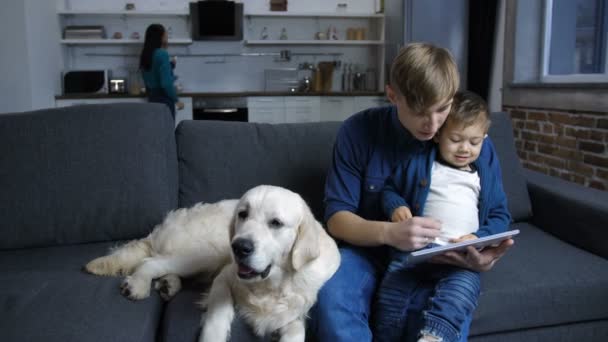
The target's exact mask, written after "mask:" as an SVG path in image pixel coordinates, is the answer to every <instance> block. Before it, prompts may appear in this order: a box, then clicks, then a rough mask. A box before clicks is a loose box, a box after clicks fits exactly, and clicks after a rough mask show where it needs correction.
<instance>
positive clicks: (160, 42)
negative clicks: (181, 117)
mask: <svg viewBox="0 0 608 342" xmlns="http://www.w3.org/2000/svg"><path fill="white" fill-rule="evenodd" d="M168 40H169V39H168V36H167V31H166V30H165V28H164V27H163V25H160V24H152V25H150V26H148V28H147V29H146V37H145V40H144V48H143V50H142V51H141V55H140V56H139V69H140V70H141V71H142V76H143V79H144V84H145V85H146V93H147V94H148V101H150V102H158V103H164V104H166V105H167V106H168V107H169V109H170V110H171V115H172V116H173V119H175V107H176V106H177V109H180V110H181V109H182V108H184V104H183V103H182V102H179V101H178V99H177V93H176V91H175V87H174V86H173V82H175V76H174V75H173V65H172V63H171V60H170V58H169V53H167V44H168Z"/></svg>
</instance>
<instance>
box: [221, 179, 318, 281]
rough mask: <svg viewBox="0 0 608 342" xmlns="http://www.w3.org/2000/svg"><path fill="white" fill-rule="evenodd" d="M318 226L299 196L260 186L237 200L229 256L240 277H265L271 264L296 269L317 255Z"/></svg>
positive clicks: (257, 278)
mask: <svg viewBox="0 0 608 342" xmlns="http://www.w3.org/2000/svg"><path fill="white" fill-rule="evenodd" d="M319 229H322V227H321V225H320V224H319V223H318V222H317V221H316V220H315V218H314V216H313V215H312V213H311V211H310V208H309V207H308V205H306V202H304V200H303V199H302V197H300V195H298V194H296V193H294V192H292V191H289V190H287V189H284V188H281V187H276V186H268V185H260V186H257V187H255V188H253V189H251V190H249V191H247V192H246V193H245V194H244V195H243V197H241V199H240V200H239V204H238V205H237V208H236V211H235V214H234V217H233V221H232V225H231V229H230V239H231V246H232V255H233V258H234V261H235V262H236V264H237V266H238V276H239V278H240V279H242V280H249V281H256V280H261V279H265V278H266V277H268V275H269V274H270V272H271V270H272V268H273V267H291V268H293V269H294V270H296V271H297V270H298V269H300V268H301V267H302V266H303V265H305V264H306V263H308V262H310V261H311V260H313V259H315V258H317V257H318V256H319V244H318V236H319V235H318V232H319Z"/></svg>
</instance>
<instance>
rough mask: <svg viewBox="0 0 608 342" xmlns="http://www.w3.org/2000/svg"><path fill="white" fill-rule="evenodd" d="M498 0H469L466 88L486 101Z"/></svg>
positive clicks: (492, 56)
mask: <svg viewBox="0 0 608 342" xmlns="http://www.w3.org/2000/svg"><path fill="white" fill-rule="evenodd" d="M497 9H498V0H469V51H468V60H467V88H468V90H470V91H473V92H475V93H477V94H479V95H480V96H481V97H483V98H484V99H485V100H486V101H488V95H489V91H490V76H491V72H492V60H493V58H494V44H495V42H494V33H495V31H496V15H497V13H496V11H497Z"/></svg>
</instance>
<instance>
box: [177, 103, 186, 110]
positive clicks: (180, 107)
mask: <svg viewBox="0 0 608 342" xmlns="http://www.w3.org/2000/svg"><path fill="white" fill-rule="evenodd" d="M175 107H177V110H182V109H184V103H183V102H181V101H178V102H176V103H175Z"/></svg>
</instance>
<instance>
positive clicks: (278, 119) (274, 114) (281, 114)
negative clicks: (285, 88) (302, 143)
mask: <svg viewBox="0 0 608 342" xmlns="http://www.w3.org/2000/svg"><path fill="white" fill-rule="evenodd" d="M247 109H248V112H249V113H248V114H249V122H258V123H271V124H276V123H284V122H285V101H284V99H283V97H282V96H263V97H249V98H247Z"/></svg>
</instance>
